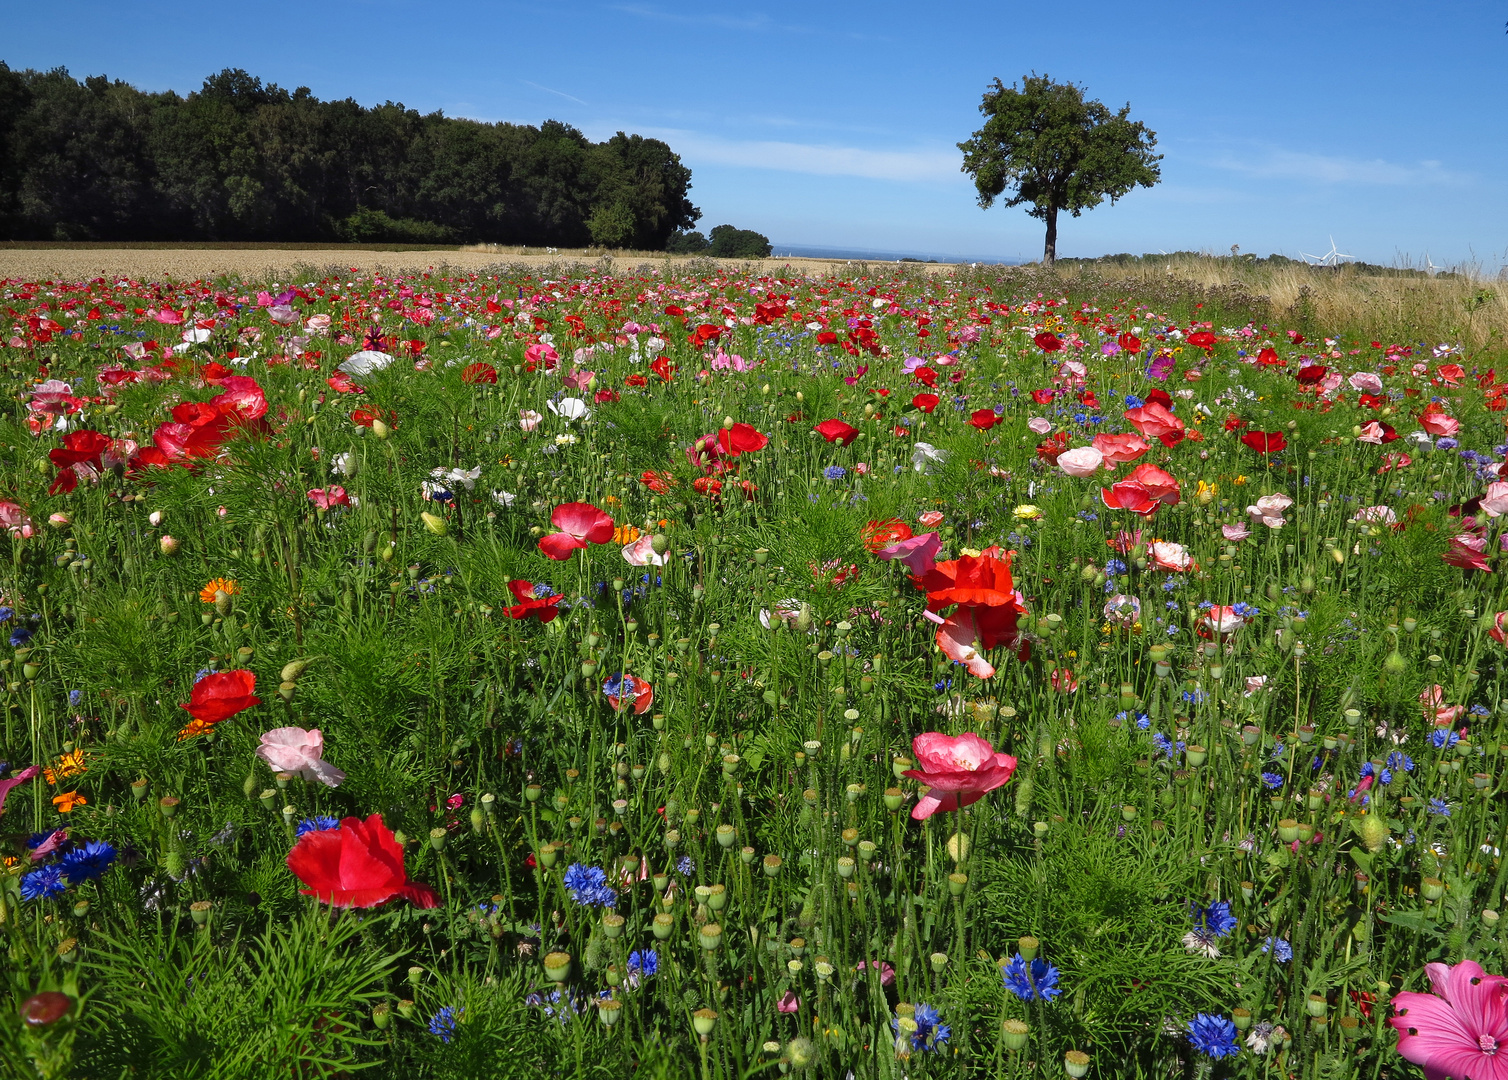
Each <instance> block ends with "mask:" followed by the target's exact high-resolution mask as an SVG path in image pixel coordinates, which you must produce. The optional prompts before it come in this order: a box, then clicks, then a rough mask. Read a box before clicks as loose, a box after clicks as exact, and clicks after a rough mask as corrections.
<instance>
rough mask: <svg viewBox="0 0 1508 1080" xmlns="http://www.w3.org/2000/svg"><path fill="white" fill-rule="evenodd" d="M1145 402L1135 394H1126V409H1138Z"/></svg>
mask: <svg viewBox="0 0 1508 1080" xmlns="http://www.w3.org/2000/svg"><path fill="white" fill-rule="evenodd" d="M1145 404H1146V402H1145V401H1143V400H1142V399H1141V398H1139V397H1137V396H1136V395H1135V394H1127V395H1126V408H1128V409H1139V408H1141V407H1142V406H1143V405H1145Z"/></svg>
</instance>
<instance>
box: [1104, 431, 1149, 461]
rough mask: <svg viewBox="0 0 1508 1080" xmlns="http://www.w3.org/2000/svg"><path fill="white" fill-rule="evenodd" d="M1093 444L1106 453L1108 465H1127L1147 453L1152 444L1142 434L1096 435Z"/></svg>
mask: <svg viewBox="0 0 1508 1080" xmlns="http://www.w3.org/2000/svg"><path fill="white" fill-rule="evenodd" d="M1092 445H1093V446H1094V448H1095V449H1096V450H1098V451H1099V452H1100V453H1101V454H1102V455H1104V458H1105V463H1106V464H1107V465H1125V464H1128V463H1130V462H1133V461H1135V460H1136V459H1137V458H1139V457H1141V456H1142V455H1143V454H1145V453H1146V452H1147V451H1148V450H1149V449H1151V447H1150V445H1149V444H1148V443H1147V440H1146V439H1143V438H1142V437H1141V436H1140V435H1135V434H1132V433H1131V432H1127V433H1126V434H1124V435H1096V436H1095V437H1094V439H1093V440H1092Z"/></svg>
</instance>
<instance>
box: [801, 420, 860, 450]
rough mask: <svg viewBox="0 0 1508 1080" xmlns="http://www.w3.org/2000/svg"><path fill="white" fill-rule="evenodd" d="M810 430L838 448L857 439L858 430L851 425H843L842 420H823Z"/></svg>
mask: <svg viewBox="0 0 1508 1080" xmlns="http://www.w3.org/2000/svg"><path fill="white" fill-rule="evenodd" d="M812 430H813V431H815V432H816V433H817V434H818V435H821V436H822V437H823V438H824V439H826V440H827V441H828V442H835V443H837V444H838V445H839V446H847V445H848V444H849V443H851V442H853V441H854V440H855V439H857V438H858V437H859V429H858V428H856V427H854V426H853V425H852V424H845V423H844V422H843V421H842V420H824V421H822V423H820V424H818V425H817V426H816V427H814V428H813V429H812Z"/></svg>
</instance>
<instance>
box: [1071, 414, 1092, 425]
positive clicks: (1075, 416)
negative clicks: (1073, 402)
mask: <svg viewBox="0 0 1508 1080" xmlns="http://www.w3.org/2000/svg"><path fill="white" fill-rule="evenodd" d="M1088 419H1089V414H1088V413H1081V412H1076V413H1074V414H1073V422H1074V423H1075V424H1082V423H1083V422H1084V421H1085V420H1088Z"/></svg>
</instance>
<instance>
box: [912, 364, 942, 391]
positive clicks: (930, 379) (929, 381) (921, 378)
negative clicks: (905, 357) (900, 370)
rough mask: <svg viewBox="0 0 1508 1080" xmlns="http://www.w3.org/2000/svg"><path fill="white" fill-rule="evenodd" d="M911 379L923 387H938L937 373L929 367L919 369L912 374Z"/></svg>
mask: <svg viewBox="0 0 1508 1080" xmlns="http://www.w3.org/2000/svg"><path fill="white" fill-rule="evenodd" d="M911 377H912V378H913V379H915V380H916V381H917V382H919V383H921V384H922V385H923V386H936V385H937V372H935V371H933V370H932V369H931V368H929V367H925V366H923V367H919V368H917V369H916V370H915V371H913V372H912V373H911Z"/></svg>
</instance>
